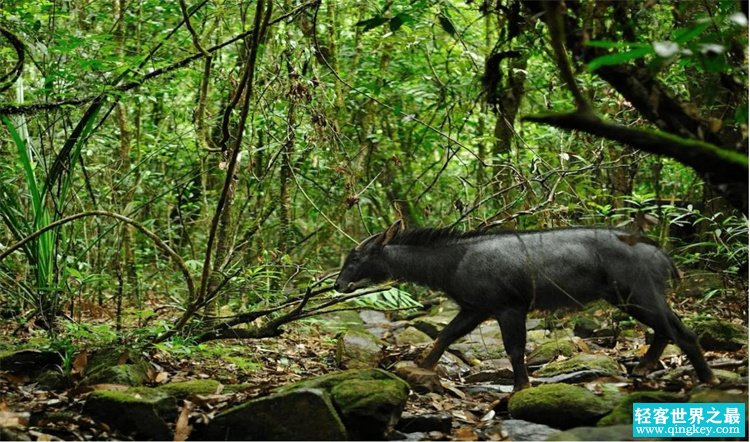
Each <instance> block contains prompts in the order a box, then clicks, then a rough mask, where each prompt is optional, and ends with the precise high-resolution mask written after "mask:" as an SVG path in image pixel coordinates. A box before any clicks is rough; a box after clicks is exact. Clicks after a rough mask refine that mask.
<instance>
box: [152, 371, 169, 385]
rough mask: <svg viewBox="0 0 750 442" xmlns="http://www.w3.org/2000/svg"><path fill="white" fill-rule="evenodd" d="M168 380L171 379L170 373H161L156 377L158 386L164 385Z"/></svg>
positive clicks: (155, 380)
mask: <svg viewBox="0 0 750 442" xmlns="http://www.w3.org/2000/svg"><path fill="white" fill-rule="evenodd" d="M168 378H169V373H167V372H166V371H160V372H159V373H158V374H157V375H156V378H155V379H154V382H156V383H157V384H163V383H164V382H166V380H167V379H168Z"/></svg>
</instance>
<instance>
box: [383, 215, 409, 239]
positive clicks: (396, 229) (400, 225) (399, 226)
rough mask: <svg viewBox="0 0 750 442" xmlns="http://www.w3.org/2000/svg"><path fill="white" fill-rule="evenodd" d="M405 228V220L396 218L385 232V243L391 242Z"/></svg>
mask: <svg viewBox="0 0 750 442" xmlns="http://www.w3.org/2000/svg"><path fill="white" fill-rule="evenodd" d="M403 230H404V221H403V220H400V219H399V220H396V222H394V223H393V224H391V226H390V227H388V230H386V231H385V233H383V245H384V246H385V245H388V243H389V242H391V240H392V239H393V237H395V236H396V235H398V234H399V233H401V232H402V231H403Z"/></svg>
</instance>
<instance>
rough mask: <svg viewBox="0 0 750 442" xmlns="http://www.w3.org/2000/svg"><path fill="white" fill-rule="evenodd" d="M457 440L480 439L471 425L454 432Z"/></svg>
mask: <svg viewBox="0 0 750 442" xmlns="http://www.w3.org/2000/svg"><path fill="white" fill-rule="evenodd" d="M453 438H454V439H455V440H479V437H477V434H476V433H475V432H474V429H473V428H471V427H461V428H459V429H457V430H456V431H455V432H454V433H453Z"/></svg>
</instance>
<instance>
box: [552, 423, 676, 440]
mask: <svg viewBox="0 0 750 442" xmlns="http://www.w3.org/2000/svg"><path fill="white" fill-rule="evenodd" d="M547 440H554V441H577V440H622V441H625V440H628V441H629V440H669V439H657V438H649V439H644V438H638V439H635V438H633V426H632V425H613V426H611V427H578V428H573V429H572V430H568V431H563V432H560V433H554V434H552V435H550V436H549V437H548V438H547Z"/></svg>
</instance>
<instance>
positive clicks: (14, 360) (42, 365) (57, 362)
mask: <svg viewBox="0 0 750 442" xmlns="http://www.w3.org/2000/svg"><path fill="white" fill-rule="evenodd" d="M62 364H63V359H62V356H61V355H60V353H58V352H56V351H40V350H19V351H12V352H8V353H3V354H0V370H2V371H9V372H11V373H15V374H28V375H33V374H35V373H40V372H42V371H44V370H46V369H54V368H55V367H62Z"/></svg>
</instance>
